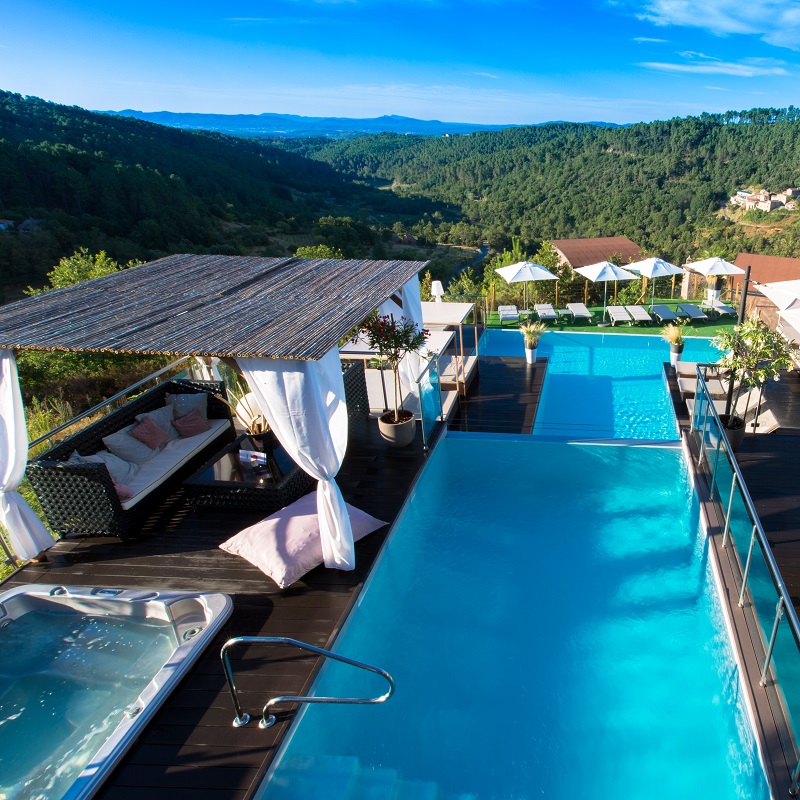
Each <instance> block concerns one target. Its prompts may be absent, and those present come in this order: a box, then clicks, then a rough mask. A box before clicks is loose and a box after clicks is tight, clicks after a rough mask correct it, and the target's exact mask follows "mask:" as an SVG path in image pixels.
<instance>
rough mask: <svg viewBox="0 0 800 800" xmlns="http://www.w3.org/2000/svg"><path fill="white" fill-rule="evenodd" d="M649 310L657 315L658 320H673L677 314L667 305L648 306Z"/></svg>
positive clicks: (676, 317)
mask: <svg viewBox="0 0 800 800" xmlns="http://www.w3.org/2000/svg"><path fill="white" fill-rule="evenodd" d="M650 310H651V311H652V312H653V313H654V314H655V315H656V316H657V317H658V321H659V322H674V321H675V320H676V319H678V315H677V314H676V313H675V312H674V311H673V310H672V309H671V308H670V307H669V306H664V305H655V306H650Z"/></svg>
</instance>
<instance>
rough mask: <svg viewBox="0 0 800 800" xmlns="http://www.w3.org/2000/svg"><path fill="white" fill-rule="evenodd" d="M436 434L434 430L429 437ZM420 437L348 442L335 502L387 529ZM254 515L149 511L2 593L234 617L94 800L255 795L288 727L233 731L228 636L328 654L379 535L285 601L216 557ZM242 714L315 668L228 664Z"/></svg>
mask: <svg viewBox="0 0 800 800" xmlns="http://www.w3.org/2000/svg"><path fill="white" fill-rule="evenodd" d="M438 433H439V431H438V430H437V431H435V434H436V435H437V436H438ZM425 459H426V455H425V454H424V453H423V451H422V439H421V433H420V429H419V427H418V428H417V437H416V440H415V441H414V442H413V443H412V444H411V445H410V446H409V447H408V448H404V449H391V448H388V447H387V446H386V445H385V444H384V443H383V441H382V440H381V439H380V438H379V436H378V433H377V426H376V425H370V426H368V427H367V428H364V429H362V430H361V431H356V432H353V434H352V435H351V442H350V445H349V446H348V451H347V456H346V458H345V461H344V464H343V466H342V469H341V471H340V472H339V475H338V477H337V481H338V483H339V486H340V487H341V489H342V493H343V494H344V497H345V499H346V500H347V501H348V502H349V503H352V504H353V505H355V506H356V507H358V508H361V509H363V510H364V511H366V512H368V513H370V514H372V515H374V516H376V517H378V518H379V519H383V520H386V521H387V522H388V523H391V522H393V521H394V519H395V518H396V516H397V514H398V512H399V511H400V508H401V506H402V505H403V502H404V501H405V498H406V497H407V495H408V492H409V489H410V487H411V485H412V483H413V481H414V480H415V478H416V476H417V474H418V473H419V471H420V469H421V468H422V467H423V465H424V463H425ZM260 516H262V515H260V514H259V513H258V512H255V513H252V512H236V511H231V510H204V511H197V512H191V511H189V510H188V509H187V507H186V505H185V503H184V501H183V496H182V494H179V495H178V496H176V497H174V498H173V499H172V500H171V501H170V502H169V503H167V504H165V505H164V506H163V507H162V508H160V509H158V510H157V511H156V513H155V514H154V515H153V517H152V518H151V519H150V520H149V521H148V523H147V525H146V527H145V529H144V531H143V533H142V535H141V536H140V537H139V538H137V539H136V540H131V541H128V542H120V541H119V540H116V539H86V540H83V541H71V542H66V541H64V542H59V543H58V544H56V545H55V546H54V547H53V548H52V549H51V550H50V551H49V552H50V554H51V561H50V562H49V563H46V564H41V565H37V564H30V565H28V566H26V567H24V568H23V569H21V570H19V571H18V572H16V573H15V574H14V575H12V576H11V577H10V578H9V579H8V580H7V581H6V582H5V583H4V584H3V588H11V587H12V586H16V585H19V584H24V583H56V584H63V585H68V584H73V585H83V586H100V587H117V588H119V587H121V588H152V589H177V590H194V591H197V590H202V591H219V592H225V593H226V594H229V595H231V597H232V598H233V601H234V610H233V615H232V616H231V618H230V620H229V621H228V623H227V625H226V627H225V629H224V631H223V632H222V634H221V635H220V636H218V637H217V639H216V640H215V641H214V642H213V643H212V644H211V645H210V646H209V647H208V649H207V650H206V651H205V653H204V654H203V655H202V656H201V658H200V660H199V662H198V663H197V664H196V665H195V666H194V667H193V668H192V670H191V671H190V673H189V675H188V676H187V677H186V678H185V679H184V681H183V682H182V683H181V684H180V686H179V687H178V688H177V690H176V691H175V692H174V693H173V694H172V695H171V696H170V697H169V698H168V699H167V701H166V703H165V704H164V706H163V707H162V709H161V710H160V711H159V712H158V714H157V715H156V717H155V719H154V720H153V722H152V723H151V724H150V725H149V726H148V727H147V729H146V730H145V732H144V733H143V734H142V736H141V737H140V739H139V740H138V742H137V743H136V744H135V745H134V747H133V748H132V749H131V751H130V752H129V753H128V755H127V756H126V757H125V758H124V759H123V761H122V762H121V764H120V765H119V767H118V768H117V769H116V770H115V771H114V773H113V774H112V775H111V776H110V777H109V779H108V780H107V782H106V783H105V784H104V786H103V788H102V789H101V790H100V792H99V793H98V795H97V797H99V798H103V799H104V800H134V798H136V800H142V798H146V800H182V798H192V800H246V798H248V797H251V796H252V794H253V792H254V791H255V790H256V788H257V787H258V785H259V783H260V780H261V778H262V776H263V775H264V773H265V771H266V770H267V768H268V767H269V764H270V762H271V760H272V758H273V757H274V755H275V752H276V749H277V747H278V745H279V743H280V741H281V738H282V737H283V735H284V734H285V733H286V730H287V728H288V726H289V724H290V722H291V720H292V718H293V716H294V714H293V713H281V714H279V715H278V716H279V722H278V723H277V724H276V725H275V726H274V727H273V728H271V729H269V730H266V731H262V730H260V729H259V728H258V726H257V724H256V721H253V722H251V723H250V724H249V725H247V726H246V727H243V728H234V727H232V726H231V722H232V720H233V716H234V714H233V707H232V704H231V700H230V697H229V695H228V693H227V689H226V686H225V680H224V677H223V674H222V669H221V667H220V660H219V650H220V647H221V645H222V644H223V642H224V641H226V640H227V639H228V638H230V637H232V636H245V635H246V636H291V637H293V638H296V639H300V640H303V641H306V642H309V643H310V644H314V645H317V646H321V647H325V646H327V645H329V644H330V643H331V642H332V640H333V638H334V637H335V636H336V634H337V632H338V630H339V628H340V627H341V625H342V623H343V621H344V619H345V617H346V615H347V613H348V611H349V609H350V608H351V606H352V604H353V603H354V601H355V599H356V597H357V596H358V593H359V591H360V589H361V586H362V584H363V581H364V579H365V577H366V575H367V574H368V572H369V570H370V568H371V566H372V564H373V562H374V560H375V557H376V555H377V553H378V551H379V550H380V548H381V546H382V544H383V542H384V540H385V538H386V534H387V532H388V526H387V527H385V528H382V529H381V530H380V531H377V532H376V533H373V534H371V535H370V536H368V537H367V538H366V539H363V540H362V541H360V542H359V543H358V544H357V545H356V559H357V561H356V563H357V567H356V569H355V571H353V572H340V571H336V570H328V569H325V568H323V567H320V568H317V569H315V570H313V571H312V572H310V573H309V574H308V575H307V576H306V578H305V579H303V580H302V581H300V582H298V583H296V584H294V585H293V586H291V587H289V588H288V589H285V590H280V589H278V588H277V586H276V585H275V583H274V582H273V581H272V580H270V579H269V578H267V577H265V576H264V575H263V574H262V573H261V572H260V571H259V570H257V569H256V568H255V567H252V566H251V565H250V564H249V563H247V562H246V561H244V560H243V559H241V558H239V557H237V556H233V555H230V554H228V553H224V552H223V551H221V550H219V549H218V547H217V546H218V545H219V543H220V542H222V541H224V540H225V539H227V538H229V537H230V536H231V535H233V534H234V533H236V532H237V531H239V530H241V529H242V528H244V527H246V526H247V525H250V524H252V523H253V522H255V521H256V520H257V519H258V518H260ZM232 661H233V666H234V673H235V675H236V680H237V684H238V685H239V686H240V688H241V690H242V704H243V706H244V708H245V709H247V710H249V711H250V712H251V713H253V712H255V713H256V715H257V714H258V713H260V709H261V707H262V706H263V705H264V703H265V701H266V700H267V699H268V697H269V696H274V695H275V694H296V693H300V694H302V693H305V691H306V689H308V688H309V687H310V684H311V682H312V680H313V678H314V675H315V673H316V669H317V667H318V660H317V659H316V658H314V657H310V658H309V657H308V654H307V653H303V652H302V651H296V650H295V651H290V650H287V649H286V648H274V649H272V650H265V649H264V648H263V647H262V648H260V649H256V648H250V649H245V648H242V652H241V653H238V654H236V653H234V654H233V658H232Z"/></svg>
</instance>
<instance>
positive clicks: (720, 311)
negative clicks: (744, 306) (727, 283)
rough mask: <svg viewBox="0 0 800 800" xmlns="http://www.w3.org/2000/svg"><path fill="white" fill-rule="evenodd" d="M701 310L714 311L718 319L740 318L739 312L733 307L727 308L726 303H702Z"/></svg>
mask: <svg viewBox="0 0 800 800" xmlns="http://www.w3.org/2000/svg"><path fill="white" fill-rule="evenodd" d="M700 308H702V309H705V310H706V311H713V312H714V313H715V314H716V315H717V316H718V317H724V316H726V315H727V316H731V317H735V316H738V312H737V311H736V309H735V308H733V307H732V306H726V305H725V303H700Z"/></svg>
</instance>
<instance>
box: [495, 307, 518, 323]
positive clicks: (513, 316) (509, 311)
mask: <svg viewBox="0 0 800 800" xmlns="http://www.w3.org/2000/svg"><path fill="white" fill-rule="evenodd" d="M497 315H498V316H499V317H500V327H501V328H502V327H503V322H504V321H505V320H507V319H508V320H511V321H512V322H519V311H518V310H517V307H516V306H497Z"/></svg>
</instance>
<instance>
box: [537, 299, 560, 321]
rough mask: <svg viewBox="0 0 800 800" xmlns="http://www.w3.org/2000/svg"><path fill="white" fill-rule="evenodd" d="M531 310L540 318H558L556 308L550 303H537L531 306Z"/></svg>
mask: <svg viewBox="0 0 800 800" xmlns="http://www.w3.org/2000/svg"><path fill="white" fill-rule="evenodd" d="M533 310H534V311H535V312H536V316H538V317H539V319H541V320H548V319H552V320H556V319H558V314H556V310H555V309H554V308H553V306H552V305H551V304H550V303H539V304H538V305H535V306H534V307H533Z"/></svg>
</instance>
